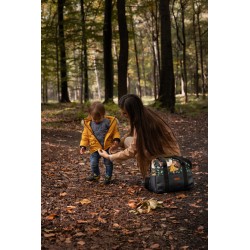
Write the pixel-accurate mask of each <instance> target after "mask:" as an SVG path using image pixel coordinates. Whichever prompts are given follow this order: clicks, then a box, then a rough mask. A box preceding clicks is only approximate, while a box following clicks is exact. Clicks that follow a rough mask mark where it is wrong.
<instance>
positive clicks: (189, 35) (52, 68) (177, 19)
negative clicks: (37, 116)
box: [41, 0, 208, 111]
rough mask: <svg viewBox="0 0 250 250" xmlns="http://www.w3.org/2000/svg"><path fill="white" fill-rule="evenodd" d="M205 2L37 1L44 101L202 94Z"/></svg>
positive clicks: (167, 102)
mask: <svg viewBox="0 0 250 250" xmlns="http://www.w3.org/2000/svg"><path fill="white" fill-rule="evenodd" d="M207 11H208V3H207V1H206V0H158V1H153V0H144V1H142V0H139V1H135V0H127V1H126V0H105V1H104V0H91V1H90V0H57V1H55V0H42V5H41V13H42V14H41V22H42V25H41V26H42V30H41V37H42V41H41V43H42V47H41V48H42V49H41V62H42V69H41V73H42V75H41V80H42V84H41V97H42V102H43V103H48V102H70V101H71V102H79V103H84V102H87V101H88V100H94V99H98V100H102V101H105V102H110V101H111V102H112V101H114V100H115V101H117V99H118V98H120V97H121V96H122V95H124V94H126V93H134V94H137V95H139V96H141V97H149V98H152V100H155V101H156V100H157V101H159V103H160V105H161V106H163V107H166V108H167V109H168V110H170V111H174V106H175V96H176V95H177V94H180V95H183V96H185V102H188V95H190V94H194V95H196V97H197V98H198V97H199V96H205V95H206V94H207V92H208V13H207Z"/></svg>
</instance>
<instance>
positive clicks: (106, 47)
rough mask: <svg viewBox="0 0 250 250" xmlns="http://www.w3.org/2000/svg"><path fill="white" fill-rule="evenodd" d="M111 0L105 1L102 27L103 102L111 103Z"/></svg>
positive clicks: (112, 70) (112, 79)
mask: <svg viewBox="0 0 250 250" xmlns="http://www.w3.org/2000/svg"><path fill="white" fill-rule="evenodd" d="M112 8H113V6H112V0H105V13H104V26H103V53H104V81H105V100H104V102H109V101H112V102H113V83H114V78H113V72H114V69H113V57H112V23H111V22H112V21H111V20H112Z"/></svg>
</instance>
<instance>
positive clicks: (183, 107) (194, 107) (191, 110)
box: [175, 95, 208, 116]
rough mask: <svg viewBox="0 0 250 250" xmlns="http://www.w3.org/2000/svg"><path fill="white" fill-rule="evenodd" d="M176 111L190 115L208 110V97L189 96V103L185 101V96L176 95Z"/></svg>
mask: <svg viewBox="0 0 250 250" xmlns="http://www.w3.org/2000/svg"><path fill="white" fill-rule="evenodd" d="M175 112H176V113H179V114H185V115H189V116H196V115H198V114H200V113H202V112H208V98H207V96H205V97H204V98H203V97H202V96H200V97H199V98H196V96H194V95H189V96H188V103H185V97H184V96H181V95H178V96H177V97H176V105H175Z"/></svg>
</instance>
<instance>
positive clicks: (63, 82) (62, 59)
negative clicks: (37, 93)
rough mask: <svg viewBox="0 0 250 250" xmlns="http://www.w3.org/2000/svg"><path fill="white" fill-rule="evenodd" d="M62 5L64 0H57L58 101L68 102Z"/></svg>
mask: <svg viewBox="0 0 250 250" xmlns="http://www.w3.org/2000/svg"><path fill="white" fill-rule="evenodd" d="M63 6H64V0H58V27H59V48H60V66H61V67H60V72H61V93H62V95H61V100H60V102H70V100H69V93H68V82H67V64H66V51H65V41H64V25H63Z"/></svg>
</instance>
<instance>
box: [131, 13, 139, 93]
mask: <svg viewBox="0 0 250 250" xmlns="http://www.w3.org/2000/svg"><path fill="white" fill-rule="evenodd" d="M130 13H131V27H132V34H133V41H134V50H135V60H136V69H137V80H138V92H139V96H140V97H141V74H140V66H139V59H138V50H137V44H136V38H135V27H134V20H133V16H132V10H131V9H130Z"/></svg>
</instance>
